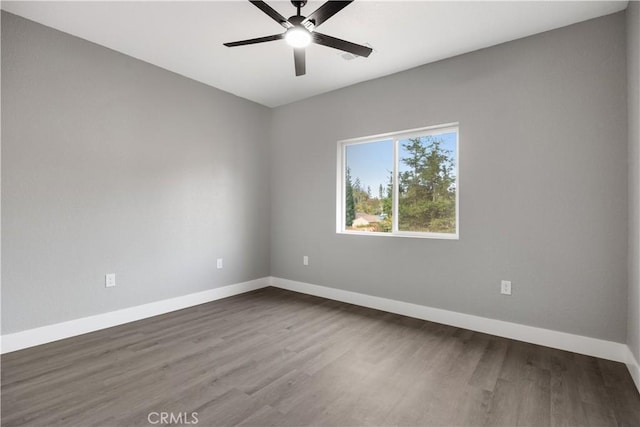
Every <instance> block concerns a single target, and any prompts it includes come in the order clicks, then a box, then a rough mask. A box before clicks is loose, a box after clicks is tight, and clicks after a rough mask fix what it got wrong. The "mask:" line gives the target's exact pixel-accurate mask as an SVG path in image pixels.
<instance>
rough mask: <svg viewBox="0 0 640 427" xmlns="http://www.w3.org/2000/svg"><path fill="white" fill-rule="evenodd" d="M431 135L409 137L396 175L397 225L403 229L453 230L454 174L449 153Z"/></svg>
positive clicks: (444, 231) (447, 231)
mask: <svg viewBox="0 0 640 427" xmlns="http://www.w3.org/2000/svg"><path fill="white" fill-rule="evenodd" d="M441 144H442V141H441V140H438V139H436V138H433V137H430V136H428V137H423V138H411V139H409V142H408V143H405V144H403V148H404V149H405V150H406V151H407V152H408V155H407V156H406V157H404V158H402V162H403V163H404V164H405V165H406V166H408V167H409V170H407V171H404V172H402V173H400V175H399V180H400V182H399V193H400V194H399V197H400V199H399V200H398V210H399V212H398V214H399V217H398V227H399V229H400V230H404V231H430V232H440V233H453V232H455V226H456V220H455V217H456V211H455V209H456V185H455V184H456V177H455V175H454V174H453V173H454V168H455V164H454V158H453V156H452V153H451V152H450V151H448V150H445V149H443V148H442V147H441Z"/></svg>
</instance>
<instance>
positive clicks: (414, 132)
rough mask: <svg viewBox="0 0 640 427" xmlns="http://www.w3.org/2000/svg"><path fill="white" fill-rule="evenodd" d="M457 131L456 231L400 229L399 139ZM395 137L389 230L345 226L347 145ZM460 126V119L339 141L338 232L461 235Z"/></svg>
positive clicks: (429, 236) (430, 236)
mask: <svg viewBox="0 0 640 427" xmlns="http://www.w3.org/2000/svg"><path fill="white" fill-rule="evenodd" d="M450 132H455V134H456V153H455V166H456V232H455V233H429V232H423V231H400V230H398V203H399V198H398V190H399V188H398V186H399V184H398V161H399V159H398V153H399V146H400V140H402V139H408V138H416V137H424V136H430V135H438V134H441V133H450ZM388 140H392V141H393V208H392V211H393V213H394V215H393V221H392V226H391V231H390V232H386V233H385V232H379V231H355V230H347V229H346V224H345V221H346V218H345V208H346V181H345V180H346V157H347V156H346V147H347V146H349V145H356V144H369V143H372V142H382V141H388ZM459 141H460V127H459V123H457V122H456V123H447V124H444V125H435V126H428V127H424V128H418V129H410V130H405V131H400V132H390V133H385V134H379V135H372V136H366V137H362V138H351V139H344V140H341V141H338V161H337V176H336V182H337V185H336V233H338V234H349V235H356V236H387V237H413V238H423V239H444V240H459V239H460V166H459V165H460V147H459V144H460V142H459Z"/></svg>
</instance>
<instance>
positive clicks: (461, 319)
mask: <svg viewBox="0 0 640 427" xmlns="http://www.w3.org/2000/svg"><path fill="white" fill-rule="evenodd" d="M271 286H274V287H277V288H282V289H288V290H291V291H296V292H301V293H304V294H309V295H315V296H319V297H323V298H328V299H332V300H336V301H342V302H346V303H350V304H356V305H359V306H363V307H369V308H374V309H377V310H382V311H387V312H390V313H396V314H402V315H404V316H409V317H414V318H417V319H423V320H429V321H432V322H437V323H442V324H445V325H451V326H455V327H458V328H464V329H470V330H472V331H478V332H484V333H487V334H491V335H497V336H500V337H505V338H511V339H514V340H518V341H524V342H529V343H532V344H539V345H544V346H546V347H553V348H557V349H560V350H567V351H572V352H574V353H580V354H585V355H588V356H595V357H600V358H602V359H608V360H614V361H616V362H622V363H630V361H629V353H630V350H629V347H627V345H626V344H622V343H618V342H613V341H605V340H601V339H597V338H590V337H585V336H582V335H574V334H569V333H566V332H559V331H553V330H550V329H543V328H537V327H534V326H526V325H521V324H518V323H511V322H505V321H503V320H495V319H489V318H486V317H480V316H474V315H471V314H464V313H458V312H455V311H448V310H442V309H439V308H432V307H427V306H423V305H417V304H412V303H409V302H402V301H396V300H390V299H386V298H380V297H374V296H371V295H365V294H359V293H356V292H350V291H344V290H341V289H335V288H328V287H325V286H318V285H312V284H309V283H304V282H296V281H293V280H287V279H281V278H278V277H272V278H271ZM636 366H637V365H636Z"/></svg>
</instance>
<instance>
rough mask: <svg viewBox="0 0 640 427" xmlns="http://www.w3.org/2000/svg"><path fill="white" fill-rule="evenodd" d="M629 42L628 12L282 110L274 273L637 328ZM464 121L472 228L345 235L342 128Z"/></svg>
mask: <svg viewBox="0 0 640 427" xmlns="http://www.w3.org/2000/svg"><path fill="white" fill-rule="evenodd" d="M625 55H626V51H625V16H624V13H618V14H616V15H611V16H607V17H603V18H599V19H595V20H592V21H587V22H584V23H580V24H577V25H573V26H571V27H566V28H562V29H559V30H555V31H552V32H548V33H544V34H539V35H536V36H533V37H529V38H525V39H521V40H518V41H515V42H510V43H506V44H503V45H499V46H495V47H491V48H488V49H485V50H482V51H478V52H474V53H470V54H466V55H462V56H459V57H455V58H452V59H448V60H444V61H441V62H438V63H433V64H429V65H425V66H422V67H419V68H416V69H413V70H409V71H406V72H402V73H399V74H395V75H392V76H389V77H385V78H381V79H378V80H374V81H370V82H366V83H362V84H358V85H355V86H351V87H348V88H345V89H342V90H339V91H336V92H332V93H329V94H325V95H321V96H317V97H314V98H311V99H308V100H305V101H301V102H298V103H295V104H290V105H288V106H283V107H279V108H277V109H275V110H274V113H273V128H272V147H273V150H272V153H271V155H272V166H271V171H272V173H271V177H272V178H271V179H272V181H271V197H272V200H271V206H272V214H271V273H272V275H274V276H277V277H283V278H287V279H292V280H299V281H304V282H309V283H314V284H318V285H324V286H329V287H334V288H340V289H345V290H349V291H355V292H361V293H364V294H369V295H375V296H380V297H386V298H392V299H396V300H401V301H409V302H414V303H418V304H424V305H428V306H432V307H438V308H443V309H447V310H453V311H458V312H463V313H470V314H476V315H480V316H485V317H490V318H496V319H502V320H507V321H512V322H517V323H522V324H527V325H532V326H538V327H543V328H549V329H554V330H559V331H566V332H570V333H576V334H580V335H586V336H591V337H596V338H602V339H607V340H613V341H617V342H625V341H626V339H627V337H626V311H627V310H626V308H627V302H626V298H627V274H626V272H627V168H626V167H625V165H626V159H627V119H626V117H627V113H626V90H627V85H626V62H625ZM455 121H458V122H460V230H461V234H460V235H461V237H460V240H459V241H450V240H430V239H408V238H398V237H371V236H366V237H362V236H353V235H352V236H349V235H340V234H336V232H335V226H336V225H335V206H336V202H335V200H336V197H335V191H336V190H335V189H336V185H335V180H336V141H338V140H341V139H345V138H353V137H360V136H366V135H373V134H378V133H384V132H390V131H396V130H403V129H411V128H416V127H422V126H428V125H436V124H440V123H449V122H455ZM302 255H309V257H310V265H309V266H308V267H304V266H303V265H302ZM500 279H509V280H512V281H513V295H512V296H510V297H508V296H502V295H500V294H499V283H500Z"/></svg>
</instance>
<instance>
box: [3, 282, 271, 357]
mask: <svg viewBox="0 0 640 427" xmlns="http://www.w3.org/2000/svg"><path fill="white" fill-rule="evenodd" d="M269 283H270V278H268V277H263V278H260V279H255V280H250V281H248V282H243V283H235V284H232V285H228V286H222V287H219V288H215V289H210V290H207V291H202V292H196V293H193V294H189V295H183V296H180V297H175V298H169V299H166V300H162V301H156V302H151V303H148V304H143V305H138V306H135V307H129V308H124V309H122V310H116V311H110V312H108V313H103V314H97V315H95V316H89V317H82V318H80V319H74V320H69V321H67V322H62V323H56V324H53V325H48V326H42V327H40V328H34V329H28V330H26V331H21V332H16V333H12V334H7V335H3V336H2V338H1V339H0V352H1V353H2V354H4V353H10V352H12V351H16V350H21V349H23V348H27V347H34V346H36V345H40V344H46V343H48V342H53V341H58V340H61V339H64V338H70V337H74V336H77V335H82V334H86V333H88V332H93V331H97V330H100V329H106V328H111V327H113V326H118V325H122V324H124V323H129V322H135V321H136V320H141V319H146V318H148V317H153V316H158V315H160V314H165V313H169V312H172V311H176V310H181V309H183V308H187V307H192V306H194V305H200V304H204V303H207V302H211V301H215V300H219V299H222V298H227V297H230V296H233V295H238V294H243V293H245V292H249V291H253V290H256V289H260V288H264V287H266V286H269Z"/></svg>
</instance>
